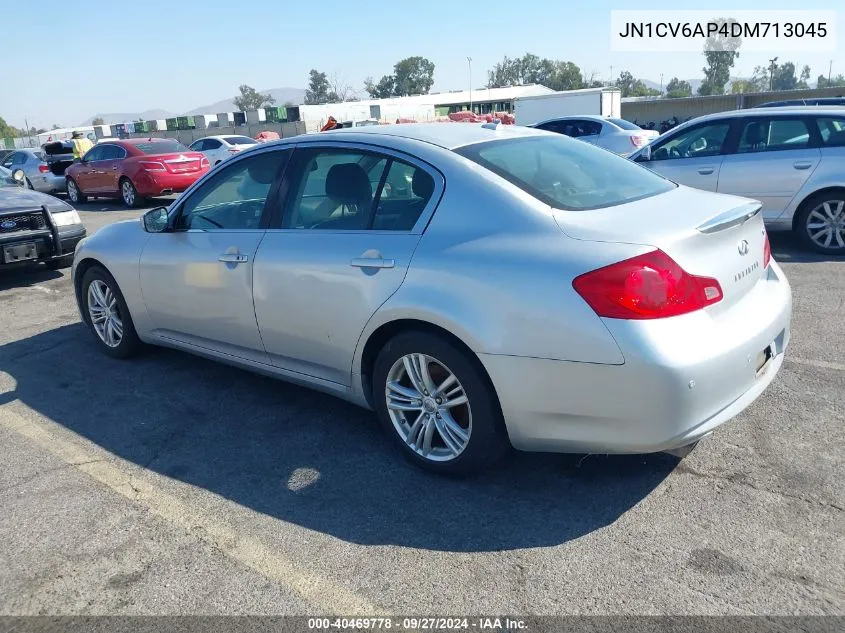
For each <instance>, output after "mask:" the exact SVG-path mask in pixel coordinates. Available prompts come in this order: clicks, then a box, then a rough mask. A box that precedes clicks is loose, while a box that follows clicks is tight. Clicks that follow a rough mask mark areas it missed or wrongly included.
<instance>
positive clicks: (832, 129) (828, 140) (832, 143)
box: [816, 117, 845, 147]
mask: <svg viewBox="0 0 845 633" xmlns="http://www.w3.org/2000/svg"><path fill="white" fill-rule="evenodd" d="M816 122H817V123H818V126H819V133H820V134H821V137H822V144H823V145H824V146H825V147H845V117H819V118H818V119H816Z"/></svg>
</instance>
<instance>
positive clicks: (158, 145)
mask: <svg viewBox="0 0 845 633" xmlns="http://www.w3.org/2000/svg"><path fill="white" fill-rule="evenodd" d="M135 147H137V148H138V149H139V150H141V151H142V152H144V153H145V154H171V153H174V152H187V151H188V148H187V147H185V146H184V145H182V143H180V142H179V141H174V140H171V139H167V140H162V141H150V142H149V143H136V144H135Z"/></svg>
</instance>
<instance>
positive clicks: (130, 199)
mask: <svg viewBox="0 0 845 633" xmlns="http://www.w3.org/2000/svg"><path fill="white" fill-rule="evenodd" d="M120 191H121V193H122V194H123V201H124V202H125V203H126V205H127V206H129V207H131V206H132V205H133V204H135V187H133V186H132V183H131V182H129V181H128V180H124V181H123V184H121V185H120Z"/></svg>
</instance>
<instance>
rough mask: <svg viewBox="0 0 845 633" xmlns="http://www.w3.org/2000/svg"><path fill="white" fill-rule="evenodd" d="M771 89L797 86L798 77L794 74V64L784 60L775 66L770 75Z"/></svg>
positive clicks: (794, 87) (791, 88) (788, 88)
mask: <svg viewBox="0 0 845 633" xmlns="http://www.w3.org/2000/svg"><path fill="white" fill-rule="evenodd" d="M770 85H771V87H772V90H795V89H796V88H797V87H798V77H796V76H795V64H793V63H792V62H784V63H783V64H781V65H780V66H775V68H774V70H773V71H772V77H771V84H770Z"/></svg>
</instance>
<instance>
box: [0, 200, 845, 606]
mask: <svg viewBox="0 0 845 633" xmlns="http://www.w3.org/2000/svg"><path fill="white" fill-rule="evenodd" d="M118 209H120V207H119V205H117V204H114V203H111V202H103V201H94V202H92V203H89V204H86V205H80V212H81V215H82V217H83V220H84V222H85V223H86V225H87V227H88V229H89V232H93V231H95V230H97V229H98V228H100V227H102V226H104V225H105V224H108V223H110V222H114V221H117V220H122V219H129V218H136V217H138V215H139V214H140V211H124V210H118ZM772 245H773V253H774V257H775V259H777V260H778V261H779V262H780V263H781V264H782V265H783V267H784V270H785V271H786V274H787V276H788V278H789V280H790V282H791V283H792V287H793V292H794V320H793V338H792V344H791V347H790V349H789V350H788V353H787V360H786V362H785V364H784V366H783V369H782V370H781V373H780V375H779V376H778V377H777V379H776V380H775V382H774V383H773V384H772V386H771V387H770V388H769V389H768V390H767V391H766V393H765V394H764V395H763V396H762V397H761V398H760V399H759V400H758V401H757V402H756V403H755V404H754V405H752V406H751V407H750V408H749V409H748V410H746V411H745V412H744V413H742V414H741V415H740V416H739V417H737V418H736V419H734V420H733V421H731V422H730V423H728V424H726V425H724V426H722V427H721V428H719V429H718V430H717V431H716V433H714V434H713V435H712V436H711V437H709V438H707V439H706V440H705V441H703V442H702V443H701V444H699V446H698V447H697V449H696V450H695V451H694V452H693V453H692V454H690V455H689V456H688V457H687V458H685V459H684V460H683V461H678V460H677V459H676V458H674V457H670V456H668V455H663V454H656V455H646V456H617V457H609V456H581V455H575V456H572V455H531V454H517V455H515V456H514V458H513V459H512V460H510V461H509V462H508V463H507V464H505V465H503V467H502V468H501V469H499V470H497V471H494V472H490V473H488V474H485V475H483V476H480V477H477V478H473V479H468V480H457V481H456V480H450V479H444V478H439V477H436V476H433V475H428V474H426V473H423V472H421V471H419V470H417V469H416V468H414V467H413V466H411V465H409V464H408V463H407V462H406V461H405V460H403V459H402V457H401V456H400V455H399V454H398V452H397V451H396V450H395V449H394V448H393V447H392V446H391V444H390V443H389V442H388V440H387V438H385V437H383V436H382V434H381V433H380V431H379V428H378V426H377V425H376V423H375V421H374V418H373V416H372V414H370V413H369V412H367V411H364V410H360V409H358V408H356V407H354V406H351V405H349V404H347V403H345V402H342V401H340V400H337V399H334V398H332V397H330V396H326V395H323V394H319V393H315V392H312V391H309V390H306V389H302V388H298V387H294V386H291V385H288V384H286V383H283V382H279V381H275V380H272V379H269V378H265V377H261V376H257V375H253V374H250V373H247V372H244V371H241V370H238V369H233V368H231V367H227V366H224V365H220V364H216V363H214V362H211V361H207V360H203V359H199V358H195V357H192V356H189V355H187V354H184V353H180V352H175V351H169V350H151V351H149V352H148V353H146V354H145V355H143V356H142V357H140V358H138V359H135V360H132V361H118V360H113V359H110V358H107V357H105V356H104V355H103V354H101V353H100V352H99V351H98V350H97V349H96V347H95V345H94V342H93V340H92V339H91V335H90V334H89V332H88V331H87V330H86V329H85V328H84V327H83V326H82V325H81V324H80V321H79V317H78V314H77V311H76V306H75V302H74V298H73V292H72V288H71V284H70V277H69V271H67V270H64V271H59V272H52V271H47V270H45V269H40V268H38V269H31V270H15V271H0V306H2V310H0V324H2V326H0V508H2V511H0V613H1V614H15V615H25V614H188V613H191V614H194V613H202V614H259V613H260V614H376V613H380V614H414V615H441V614H442V615H448V614H492V613H511V614H843V613H845V520H843V519H845V514H843V512H844V511H843V508H845V483H843V482H844V481H845V478H843V473H845V441H843V440H845V389H843V386H845V338H843V336H842V319H843V315H844V314H845V261H843V260H841V259H840V260H835V259H828V258H825V257H820V256H816V255H812V254H809V253H806V252H804V251H802V250H801V249H800V248H799V247H798V246H797V245H796V244H795V242H794V241H793V240H792V238H791V237H790V236H787V235H773V236H772Z"/></svg>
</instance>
